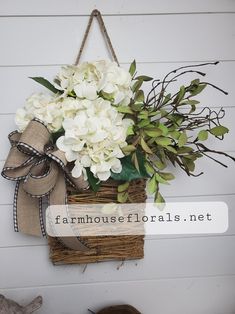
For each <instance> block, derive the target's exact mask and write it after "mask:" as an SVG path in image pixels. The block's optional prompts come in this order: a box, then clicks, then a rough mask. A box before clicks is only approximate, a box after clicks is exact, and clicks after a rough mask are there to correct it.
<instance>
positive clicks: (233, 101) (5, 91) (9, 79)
mask: <svg viewBox="0 0 235 314" xmlns="http://www.w3.org/2000/svg"><path fill="white" fill-rule="evenodd" d="M193 64H194V63H193ZM122 66H123V67H124V68H126V69H128V66H129V65H128V64H122ZM182 66H185V63H138V65H137V71H138V74H139V75H141V74H145V75H149V76H151V77H154V78H155V79H163V77H164V76H165V75H166V74H167V73H168V72H170V71H172V70H174V69H176V68H179V67H182ZM59 69H60V67H59V66H33V67H30V66H28V67H2V68H0V81H1V82H2V83H1V84H2V88H1V102H2V106H1V107H0V114H1V113H4V114H6V113H14V112H15V111H16V109H18V108H19V107H22V106H23V104H24V102H25V100H26V98H27V97H29V95H31V94H32V93H34V92H47V90H46V89H45V88H43V87H42V86H41V85H39V84H36V83H35V82H34V81H33V80H31V79H29V77H31V76H42V77H45V78H47V79H48V80H50V81H52V80H53V79H54V77H55V75H56V74H57V73H58V72H59ZM201 70H202V71H204V72H205V73H206V74H207V75H206V78H202V80H206V81H208V82H211V83H213V84H215V85H217V86H219V87H220V88H222V89H224V90H226V91H227V92H228V93H229V94H228V96H225V95H224V94H222V93H220V92H218V91H216V90H215V89H213V88H211V87H208V88H207V89H206V90H205V91H204V92H203V93H202V94H201V95H198V97H197V99H198V100H200V101H201V106H209V107H220V106H222V107H232V106H234V107H235V89H234V84H233V80H232V79H231V77H232V76H233V73H234V72H235V61H234V62H221V63H220V64H219V65H217V66H207V67H203V68H201ZM197 77H198V75H197V74H191V73H189V74H188V75H187V76H185V78H184V79H180V80H178V82H177V83H174V84H172V86H171V87H170V88H169V92H172V93H174V92H175V91H177V88H178V89H179V87H180V86H181V85H182V84H188V83H190V81H191V80H192V79H195V78H197ZM12 89H14V92H12ZM150 89H151V83H146V84H145V85H144V90H145V92H146V94H147V93H148V92H149V91H150Z"/></svg>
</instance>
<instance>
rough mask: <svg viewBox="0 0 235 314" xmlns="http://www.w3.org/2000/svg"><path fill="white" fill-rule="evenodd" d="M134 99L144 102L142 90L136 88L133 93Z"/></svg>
mask: <svg viewBox="0 0 235 314" xmlns="http://www.w3.org/2000/svg"><path fill="white" fill-rule="evenodd" d="M135 101H136V102H140V103H143V102H144V92H143V91H142V90H138V91H137V92H136V94H135Z"/></svg>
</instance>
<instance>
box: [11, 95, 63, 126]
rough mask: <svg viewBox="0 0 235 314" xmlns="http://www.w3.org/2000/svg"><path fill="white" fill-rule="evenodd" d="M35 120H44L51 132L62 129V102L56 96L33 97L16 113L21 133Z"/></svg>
mask: <svg viewBox="0 0 235 314" xmlns="http://www.w3.org/2000/svg"><path fill="white" fill-rule="evenodd" d="M33 118H38V119H40V120H42V121H43V122H44V123H45V124H46V125H47V127H48V129H49V131H50V132H56V131H58V130H59V129H60V128H61V127H62V121H63V117H62V114H61V104H60V101H58V99H57V98H56V96H51V95H45V94H33V95H31V96H30V97H29V98H28V99H27V100H26V103H25V105H24V107H23V108H20V109H18V110H17V112H16V116H15V122H16V125H17V126H18V129H19V131H20V132H23V131H24V129H25V128H26V127H27V125H28V123H29V122H30V121H31V120H32V119H33Z"/></svg>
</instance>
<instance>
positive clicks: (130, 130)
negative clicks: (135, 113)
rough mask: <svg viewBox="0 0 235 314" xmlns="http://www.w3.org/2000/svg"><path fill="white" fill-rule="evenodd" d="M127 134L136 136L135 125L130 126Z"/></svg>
mask: <svg viewBox="0 0 235 314" xmlns="http://www.w3.org/2000/svg"><path fill="white" fill-rule="evenodd" d="M126 134H127V135H133V134H135V132H134V128H133V125H129V126H128V128H127V132H126Z"/></svg>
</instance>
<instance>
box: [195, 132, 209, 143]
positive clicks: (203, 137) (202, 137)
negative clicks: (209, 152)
mask: <svg viewBox="0 0 235 314" xmlns="http://www.w3.org/2000/svg"><path fill="white" fill-rule="evenodd" d="M197 138H198V139H199V141H206V140H207V139H208V132H207V131H206V130H201V131H200V132H199V133H198V135H197Z"/></svg>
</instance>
